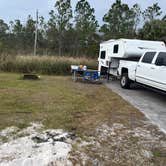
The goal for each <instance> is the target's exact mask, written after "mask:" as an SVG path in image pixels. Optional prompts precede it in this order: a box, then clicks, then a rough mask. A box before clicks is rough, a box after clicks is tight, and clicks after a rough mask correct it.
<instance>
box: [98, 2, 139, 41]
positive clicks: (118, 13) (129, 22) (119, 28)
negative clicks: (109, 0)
mask: <svg viewBox="0 0 166 166" xmlns="http://www.w3.org/2000/svg"><path fill="white" fill-rule="evenodd" d="M135 17H136V15H135V12H134V11H133V9H130V8H129V6H128V5H127V4H122V3H121V0H116V2H115V3H113V5H112V6H111V9H110V10H109V11H108V13H107V14H105V15H104V17H103V21H104V23H105V24H104V25H103V26H102V27H101V32H104V34H105V38H106V39H108V38H121V37H128V38H129V37H133V36H134V34H133V29H134V25H135V20H134V19H135Z"/></svg>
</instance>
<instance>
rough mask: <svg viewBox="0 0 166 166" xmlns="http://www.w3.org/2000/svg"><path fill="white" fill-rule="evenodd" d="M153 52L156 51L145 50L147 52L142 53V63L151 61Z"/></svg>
mask: <svg viewBox="0 0 166 166" xmlns="http://www.w3.org/2000/svg"><path fill="white" fill-rule="evenodd" d="M155 54H156V52H147V53H146V54H145V55H144V57H143V59H142V62H143V63H149V64H150V63H152V61H153V58H154V56H155Z"/></svg>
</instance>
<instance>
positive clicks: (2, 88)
mask: <svg viewBox="0 0 166 166" xmlns="http://www.w3.org/2000/svg"><path fill="white" fill-rule="evenodd" d="M136 118H137V119H139V118H140V119H141V118H142V114H141V113H139V112H138V111H137V110H136V109H134V108H133V107H132V106H130V105H129V104H128V103H127V102H125V101H124V100H122V99H121V97H119V96H117V95H116V94H114V93H113V92H111V91H110V90H108V89H107V88H106V87H104V85H93V84H86V83H81V82H80V83H79V82H77V83H74V82H72V80H71V78H70V77H63V76H42V77H41V80H38V81H27V80H21V79H20V74H7V73H1V74H0V129H3V128H5V127H7V126H12V125H15V126H18V127H20V128H24V127H26V126H27V125H29V123H30V122H42V123H43V124H44V125H45V126H46V128H62V129H66V130H68V131H75V132H76V133H78V134H82V133H84V134H85V133H89V131H93V130H92V129H94V128H96V126H97V125H99V124H100V123H103V122H107V121H109V123H114V122H120V123H125V124H126V125H130V124H131V121H132V120H133V121H135V119H136Z"/></svg>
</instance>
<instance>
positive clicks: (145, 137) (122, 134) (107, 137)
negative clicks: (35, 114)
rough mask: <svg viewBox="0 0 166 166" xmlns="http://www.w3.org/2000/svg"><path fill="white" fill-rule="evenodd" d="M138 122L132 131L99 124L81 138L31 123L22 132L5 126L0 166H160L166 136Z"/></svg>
mask: <svg viewBox="0 0 166 166" xmlns="http://www.w3.org/2000/svg"><path fill="white" fill-rule="evenodd" d="M142 123H143V124H144V125H143V127H139V126H138V127H136V128H134V129H131V128H128V127H127V126H125V125H124V124H121V123H114V124H112V125H111V124H109V123H108V124H102V125H100V126H98V127H97V128H96V129H95V131H93V134H92V135H91V136H85V137H84V138H79V137H76V136H75V135H74V134H73V133H67V132H65V131H63V130H61V129H58V130H51V129H50V130H44V129H43V125H41V124H35V123H33V124H31V126H30V127H28V128H25V129H23V130H20V129H18V128H17V127H9V128H6V129H4V130H2V131H1V132H0V166H38V165H40V166H70V165H78V166H79V165H93V166H96V165H98V166H100V165H101V166H102V165H110V164H111V165H118V166H121V165H130V166H135V165H137V166H142V165H145V166H146V165H147V166H155V165H156V164H157V165H159V166H163V165H164V163H165V162H166V137H165V135H163V134H162V133H160V132H158V130H157V129H154V128H152V127H153V126H151V124H150V123H149V122H148V121H143V122H142Z"/></svg>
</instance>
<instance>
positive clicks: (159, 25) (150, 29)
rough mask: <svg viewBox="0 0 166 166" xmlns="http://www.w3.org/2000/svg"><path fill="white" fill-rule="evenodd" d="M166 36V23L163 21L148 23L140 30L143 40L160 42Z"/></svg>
mask: <svg viewBox="0 0 166 166" xmlns="http://www.w3.org/2000/svg"><path fill="white" fill-rule="evenodd" d="M165 34H166V22H165V21H163V20H152V21H150V22H146V23H145V25H144V26H143V28H142V29H140V30H139V33H138V36H139V38H141V39H147V40H160V39H161V38H162V37H164V36H165Z"/></svg>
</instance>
